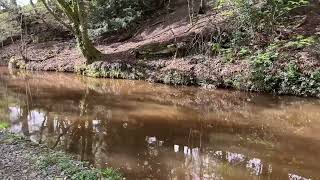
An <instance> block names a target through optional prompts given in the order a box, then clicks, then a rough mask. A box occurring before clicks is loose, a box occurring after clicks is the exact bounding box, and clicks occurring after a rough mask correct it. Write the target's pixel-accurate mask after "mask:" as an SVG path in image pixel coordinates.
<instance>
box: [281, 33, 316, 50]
mask: <svg viewBox="0 0 320 180" xmlns="http://www.w3.org/2000/svg"><path fill="white" fill-rule="evenodd" d="M315 42H316V41H315V39H314V37H304V36H301V35H299V36H296V37H295V38H294V39H293V41H289V42H287V43H286V44H285V45H284V47H287V48H294V49H301V48H305V47H308V46H311V45H313V44H314V43H315Z"/></svg>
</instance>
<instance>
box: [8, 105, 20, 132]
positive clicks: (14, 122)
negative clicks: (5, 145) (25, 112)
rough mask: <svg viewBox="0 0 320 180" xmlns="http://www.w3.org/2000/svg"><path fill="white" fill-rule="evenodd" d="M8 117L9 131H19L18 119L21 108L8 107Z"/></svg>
mask: <svg viewBox="0 0 320 180" xmlns="http://www.w3.org/2000/svg"><path fill="white" fill-rule="evenodd" d="M9 111H10V114H9V119H10V121H11V132H20V131H21V123H20V122H18V121H19V117H20V116H21V114H22V109H20V107H9Z"/></svg>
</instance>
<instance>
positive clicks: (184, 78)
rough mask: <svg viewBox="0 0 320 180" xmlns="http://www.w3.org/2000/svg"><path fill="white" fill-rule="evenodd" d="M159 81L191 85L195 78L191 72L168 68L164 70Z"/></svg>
mask: <svg viewBox="0 0 320 180" xmlns="http://www.w3.org/2000/svg"><path fill="white" fill-rule="evenodd" d="M161 81H162V82H163V83H165V84H173V85H192V84H194V83H195V82H196V79H195V77H194V76H193V75H192V74H191V73H188V72H184V71H180V70H175V69H170V70H167V71H165V72H164V74H163V75H162V77H161Z"/></svg>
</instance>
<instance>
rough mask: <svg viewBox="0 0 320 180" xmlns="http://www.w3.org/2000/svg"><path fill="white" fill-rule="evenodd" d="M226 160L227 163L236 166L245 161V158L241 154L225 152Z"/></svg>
mask: <svg viewBox="0 0 320 180" xmlns="http://www.w3.org/2000/svg"><path fill="white" fill-rule="evenodd" d="M221 154H222V152H221ZM226 159H227V160H228V162H229V163H231V164H236V163H240V162H243V161H244V160H245V156H244V155H243V154H238V153H232V152H227V155H226Z"/></svg>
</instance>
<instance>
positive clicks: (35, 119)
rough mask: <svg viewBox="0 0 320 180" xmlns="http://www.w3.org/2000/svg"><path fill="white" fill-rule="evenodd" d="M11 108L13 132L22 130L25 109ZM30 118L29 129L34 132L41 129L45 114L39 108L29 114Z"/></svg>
mask: <svg viewBox="0 0 320 180" xmlns="http://www.w3.org/2000/svg"><path fill="white" fill-rule="evenodd" d="M9 110H10V115H9V118H10V121H11V132H22V121H23V120H22V119H21V116H22V113H23V110H22V109H21V108H20V107H9ZM27 119H28V128H29V129H28V131H29V133H31V134H32V133H33V132H35V131H39V130H40V128H41V125H42V123H43V121H44V120H45V114H44V113H43V112H41V111H38V110H32V111H30V113H29V114H28V116H27Z"/></svg>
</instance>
